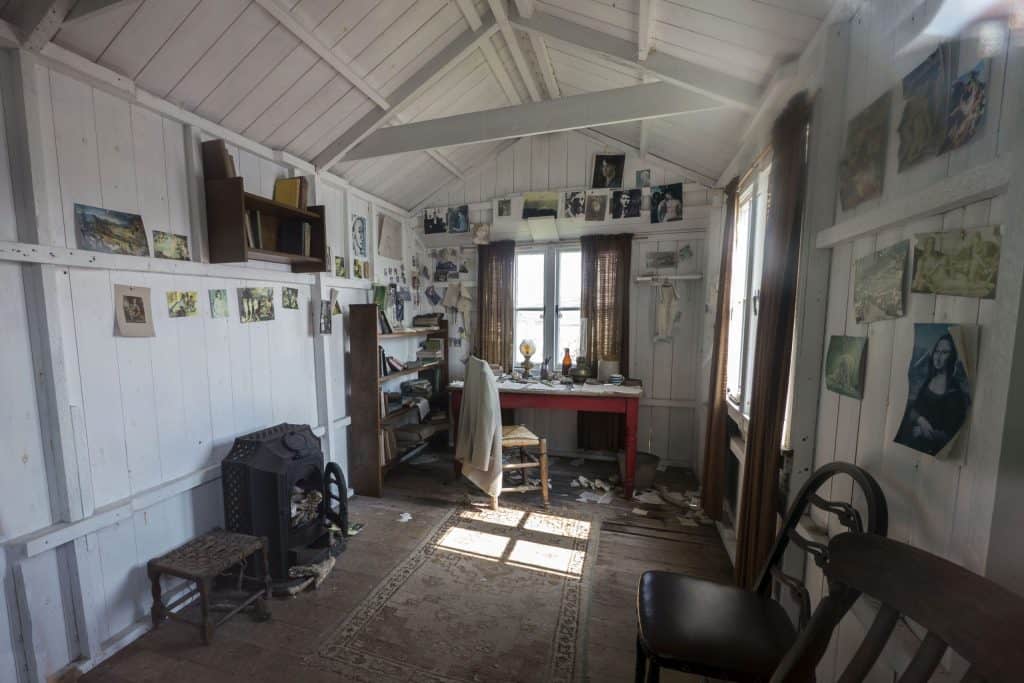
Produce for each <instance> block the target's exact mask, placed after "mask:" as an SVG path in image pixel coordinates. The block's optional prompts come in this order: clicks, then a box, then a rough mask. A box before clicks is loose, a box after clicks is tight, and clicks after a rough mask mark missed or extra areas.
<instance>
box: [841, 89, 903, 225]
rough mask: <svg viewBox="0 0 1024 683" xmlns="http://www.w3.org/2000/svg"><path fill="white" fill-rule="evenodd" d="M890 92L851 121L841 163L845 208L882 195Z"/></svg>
mask: <svg viewBox="0 0 1024 683" xmlns="http://www.w3.org/2000/svg"><path fill="white" fill-rule="evenodd" d="M891 95H892V93H891V91H886V93H885V94H884V95H882V96H881V97H879V98H878V99H877V100H875V101H874V102H872V103H871V104H870V105H868V107H867V108H866V109H864V110H863V111H862V112H860V113H859V114H857V115H856V116H854V117H853V118H852V119H851V120H850V125H849V126H848V127H847V130H846V146H845V147H844V149H843V160H842V161H841V162H840V163H839V200H840V202H841V203H842V205H843V211H849V210H850V209H852V208H854V207H856V206H857V205H858V204H861V203H862V202H865V201H867V200H869V199H873V198H875V197H877V196H879V195H881V194H882V184H883V183H884V181H885V150H886V148H887V146H888V141H889V108H890V107H889V104H890V101H891V99H892V96H891Z"/></svg>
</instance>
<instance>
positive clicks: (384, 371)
mask: <svg viewBox="0 0 1024 683" xmlns="http://www.w3.org/2000/svg"><path fill="white" fill-rule="evenodd" d="M377 350H378V351H379V352H380V376H381V377H387V376H388V375H389V374H391V370H390V369H389V366H388V357H387V354H385V353H384V347H383V346H378V347H377Z"/></svg>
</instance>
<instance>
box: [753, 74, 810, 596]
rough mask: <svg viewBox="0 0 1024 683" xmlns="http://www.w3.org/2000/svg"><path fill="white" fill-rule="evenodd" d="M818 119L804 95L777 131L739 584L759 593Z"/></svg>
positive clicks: (773, 511)
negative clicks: (813, 127) (809, 141)
mask: <svg viewBox="0 0 1024 683" xmlns="http://www.w3.org/2000/svg"><path fill="white" fill-rule="evenodd" d="M810 116H811V105H810V101H809V100H808V98H807V95H806V93H800V94H798V95H796V96H795V97H793V99H791V100H790V101H789V103H788V104H787V105H786V108H785V109H784V110H783V112H782V114H780V115H779V118H778V119H776V120H775V125H774V126H773V129H772V154H773V158H772V172H771V178H770V180H769V183H768V185H769V192H770V195H769V196H770V200H769V206H768V221H767V224H766V226H765V245H764V267H763V271H762V275H761V297H760V315H759V316H758V321H757V345H756V348H755V350H754V377H753V382H752V393H751V403H750V424H749V426H748V429H747V455H746V459H745V461H744V471H743V490H742V492H741V494H740V495H741V501H742V502H741V503H740V508H741V511H740V522H739V533H738V534H737V546H736V582H737V584H738V585H740V586H745V587H747V588H749V589H751V590H753V589H754V588H755V585H756V583H757V578H758V576H759V574H760V572H761V568H762V566H763V564H764V563H765V561H766V560H767V558H768V554H769V552H770V551H771V547H772V544H773V543H774V541H775V533H776V531H775V530H776V526H777V521H776V515H777V513H778V511H779V493H778V490H779V463H780V460H781V450H782V437H783V423H784V421H785V417H786V394H787V391H788V387H789V366H790V356H791V351H792V344H793V318H794V313H795V309H796V286H797V267H798V263H799V255H800V229H801V222H802V216H803V194H804V182H805V171H806V159H805V150H806V136H807V124H808V122H809V121H810Z"/></svg>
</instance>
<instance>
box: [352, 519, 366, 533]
mask: <svg viewBox="0 0 1024 683" xmlns="http://www.w3.org/2000/svg"><path fill="white" fill-rule="evenodd" d="M364 526H366V525H365V524H363V523H362V522H349V525H348V535H349V536H355V535H356V534H358V533H359V532H360V531H362V530H363V527H364Z"/></svg>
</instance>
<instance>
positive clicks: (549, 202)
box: [523, 192, 560, 218]
mask: <svg viewBox="0 0 1024 683" xmlns="http://www.w3.org/2000/svg"><path fill="white" fill-rule="evenodd" d="M559 200H560V196H559V193H558V192H527V193H525V194H523V218H543V217H545V216H550V217H551V218H558V203H559Z"/></svg>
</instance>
